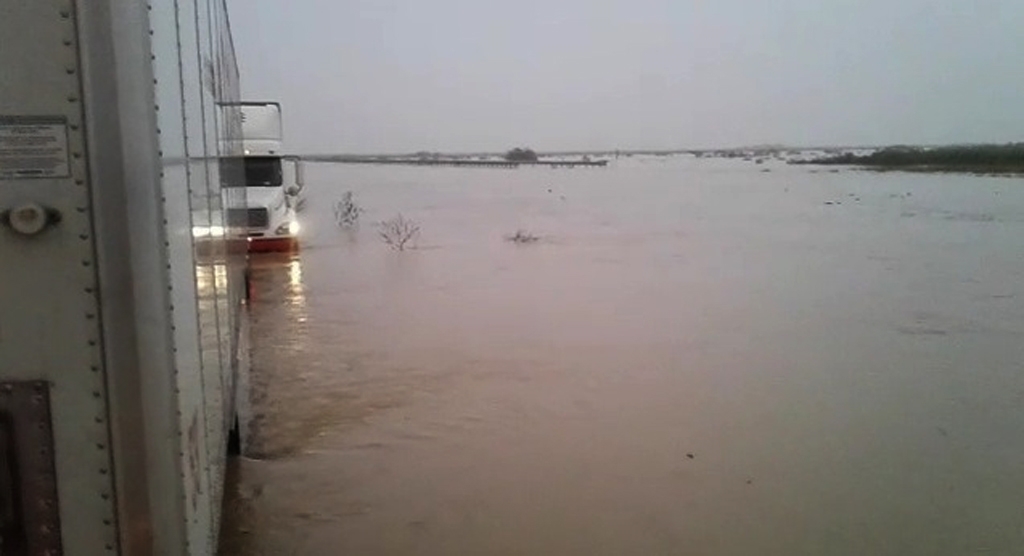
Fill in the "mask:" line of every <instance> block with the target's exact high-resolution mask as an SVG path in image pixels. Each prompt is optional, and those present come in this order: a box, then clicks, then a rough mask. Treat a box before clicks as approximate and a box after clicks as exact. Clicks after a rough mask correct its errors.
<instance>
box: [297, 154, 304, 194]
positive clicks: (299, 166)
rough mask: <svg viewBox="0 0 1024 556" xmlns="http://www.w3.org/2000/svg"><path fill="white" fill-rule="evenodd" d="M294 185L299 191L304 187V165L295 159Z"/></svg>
mask: <svg viewBox="0 0 1024 556" xmlns="http://www.w3.org/2000/svg"><path fill="white" fill-rule="evenodd" d="M295 185H297V186H298V189H299V190H301V189H302V187H303V186H304V185H306V163H305V162H303V161H302V160H299V159H295ZM296 193H298V191H296Z"/></svg>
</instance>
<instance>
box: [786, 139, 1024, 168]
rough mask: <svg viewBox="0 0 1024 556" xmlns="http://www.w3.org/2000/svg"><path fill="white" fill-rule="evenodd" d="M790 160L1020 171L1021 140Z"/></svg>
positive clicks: (1023, 150) (1023, 161) (1023, 159)
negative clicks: (1005, 142)
mask: <svg viewBox="0 0 1024 556" xmlns="http://www.w3.org/2000/svg"><path fill="white" fill-rule="evenodd" d="M792 164H826V165H854V166H865V167H869V168H874V169H879V170H918V171H936V172H972V173H995V174H1024V143H1009V144H1005V145H968V146H949V147H887V148H884V149H880V150H877V151H875V152H872V153H870V154H863V155H858V154H853V153H844V154H838V155H830V156H823V157H819V158H813V159H809V160H795V161H792Z"/></svg>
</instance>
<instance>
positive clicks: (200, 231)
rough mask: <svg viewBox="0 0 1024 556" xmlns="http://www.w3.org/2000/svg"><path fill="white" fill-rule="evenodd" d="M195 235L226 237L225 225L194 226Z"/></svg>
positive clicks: (193, 234)
mask: <svg viewBox="0 0 1024 556" xmlns="http://www.w3.org/2000/svg"><path fill="white" fill-rule="evenodd" d="M192 236H193V237H224V226H193V227H192Z"/></svg>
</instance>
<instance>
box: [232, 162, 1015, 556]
mask: <svg viewBox="0 0 1024 556" xmlns="http://www.w3.org/2000/svg"><path fill="white" fill-rule="evenodd" d="M763 168H769V169H771V171H770V172H762V169H763ZM308 181H309V182H310V185H309V186H308V191H307V195H308V201H307V207H308V208H307V209H306V210H305V212H304V213H303V219H304V220H303V224H304V230H303V244H304V249H303V250H302V253H301V255H300V257H299V258H297V259H295V260H294V261H290V260H286V259H285V260H282V259H274V258H266V257H264V258H261V259H258V260H256V261H254V281H255V292H256V293H255V295H256V299H255V302H254V303H253V305H252V333H253V344H254V347H253V361H254V370H253V374H252V377H251V382H252V398H251V400H250V406H251V411H252V416H253V423H252V428H251V431H250V435H249V442H248V448H247V457H245V458H243V459H240V460H238V461H236V462H234V465H233V469H232V474H231V475H232V476H231V483H230V486H229V489H228V490H229V500H228V501H227V505H226V508H227V519H226V522H225V525H224V535H223V536H224V543H223V544H224V550H223V553H224V554H228V555H243V554H245V555H275V556H276V555H290V554H296V555H305V554H310V555H319V554H324V555H335V554H352V555H384V554H387V555H392V554H395V555H404V554H410V555H412V554H415V555H470V554H487V555H490V554H496V555H518V554H522V555H537V554H553V555H587V556H593V555H620V554H621V555H633V554H684V555H805V554H806V555H823V554H827V555H851V556H852V555H858V556H861V555H866V554H871V555H901V556H905V555H929V556H932V555H945V554H949V555H965V554H986V555H989V554H1021V553H1022V552H1021V551H1022V550H1024V548H1022V547H1024V183H1022V181H1021V180H1019V179H1008V178H980V177H970V176H954V175H925V174H900V173H887V174H877V173H870V172H860V171H853V170H844V171H843V172H840V173H830V172H816V171H814V170H813V169H812V168H807V167H792V166H785V165H782V164H773V163H769V164H766V165H763V166H759V165H753V164H749V163H741V162H733V161H723V160H695V159H691V158H668V159H663V158H650V159H645V158H632V159H622V160H619V161H616V162H614V163H613V164H612V165H611V166H609V167H608V168H607V169H604V170H600V169H592V170H581V169H577V170H552V169H528V168H524V169H518V170H491V169H458V168H401V167H370V166H342V165H337V166H334V165H321V166H316V167H314V168H311V169H310V172H309V177H308ZM346 190H352V191H353V192H354V193H355V199H356V201H357V203H359V204H360V205H362V206H363V207H364V208H365V209H366V212H365V213H364V214H363V215H362V225H361V226H360V227H359V228H358V229H355V230H348V231H343V230H340V229H338V228H337V227H336V226H335V224H334V218H333V216H332V211H333V209H332V205H333V203H334V202H335V201H336V200H337V199H339V198H340V197H341V195H342V193H343V192H344V191H346ZM399 212H401V213H402V214H404V215H405V216H406V217H409V218H412V219H413V220H415V221H417V222H418V223H419V224H420V225H421V227H422V233H421V236H420V237H419V239H418V241H417V244H416V246H415V248H414V249H411V250H408V251H405V252H395V251H391V250H389V249H388V248H387V247H386V246H385V245H384V244H383V243H382V242H381V241H380V240H379V238H378V237H377V236H376V229H375V227H374V226H373V222H375V221H379V220H382V219H385V218H389V217H391V216H393V215H394V214H396V213H399ZM517 229H523V230H526V231H528V232H530V233H533V234H536V235H538V236H540V237H541V240H540V241H537V242H534V243H530V244H522V245H520V244H515V243H511V242H509V241H506V240H505V236H507V235H510V234H512V233H514V232H515V231H516V230H517Z"/></svg>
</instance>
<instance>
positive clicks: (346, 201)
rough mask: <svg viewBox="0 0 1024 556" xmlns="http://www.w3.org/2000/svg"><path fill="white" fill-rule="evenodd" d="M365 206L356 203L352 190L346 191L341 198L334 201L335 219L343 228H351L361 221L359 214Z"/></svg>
mask: <svg viewBox="0 0 1024 556" xmlns="http://www.w3.org/2000/svg"><path fill="white" fill-rule="evenodd" d="M362 213H363V208H362V207H360V206H359V205H357V204H356V202H355V200H354V199H353V198H352V192H351V191H346V192H345V194H344V195H342V196H341V200H340V201H338V202H337V203H334V221H335V222H337V224H338V226H339V227H341V228H351V227H352V226H355V225H356V224H357V223H358V222H359V215H360V214H362Z"/></svg>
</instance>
